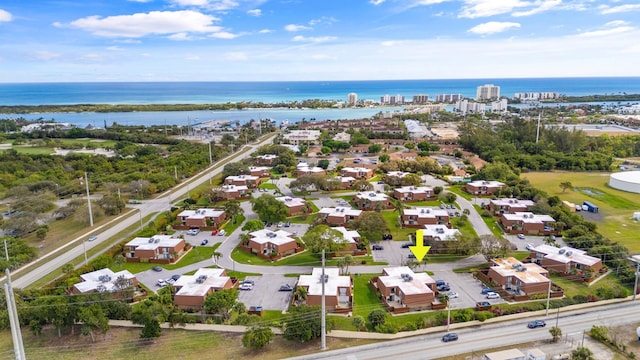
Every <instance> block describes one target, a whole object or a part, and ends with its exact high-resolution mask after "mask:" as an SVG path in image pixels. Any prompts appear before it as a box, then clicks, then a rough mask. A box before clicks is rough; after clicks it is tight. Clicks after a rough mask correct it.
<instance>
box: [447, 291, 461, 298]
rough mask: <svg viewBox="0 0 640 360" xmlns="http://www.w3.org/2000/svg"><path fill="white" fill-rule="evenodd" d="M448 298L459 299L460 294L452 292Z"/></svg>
mask: <svg viewBox="0 0 640 360" xmlns="http://www.w3.org/2000/svg"><path fill="white" fill-rule="evenodd" d="M447 296H448V297H449V299H457V298H458V293H457V292H455V291H452V292H450V293H448V294H447Z"/></svg>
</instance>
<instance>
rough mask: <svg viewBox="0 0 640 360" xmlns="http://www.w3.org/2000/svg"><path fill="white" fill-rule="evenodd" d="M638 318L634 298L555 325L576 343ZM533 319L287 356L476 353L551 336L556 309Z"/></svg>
mask: <svg viewBox="0 0 640 360" xmlns="http://www.w3.org/2000/svg"><path fill="white" fill-rule="evenodd" d="M639 318H640V306H638V304H637V303H636V302H632V301H629V302H625V303H618V304H611V305H603V306H599V307H597V308H588V309H582V310H575V311H568V312H566V313H560V316H559V318H558V327H559V328H560V329H561V330H562V334H563V339H564V338H565V336H569V337H570V338H571V339H572V340H574V341H576V342H578V343H579V341H580V340H581V339H582V336H583V331H584V332H586V331H588V330H590V329H591V326H593V325H605V326H620V325H625V324H635V323H637V322H638V319H639ZM532 319H533V318H526V319H519V320H512V321H505V322H496V323H492V324H486V325H480V326H470V327H465V328H463V329H458V330H455V332H456V333H457V334H458V335H459V340H458V341H454V342H448V343H444V342H442V341H441V337H442V335H443V334H444V333H442V332H441V333H434V334H430V335H421V336H415V337H411V338H405V339H400V340H391V341H385V342H379V343H375V344H369V345H362V346H355V347H350V348H345V349H339V350H329V351H325V352H321V353H316V354H310V355H305V356H299V357H294V358H290V360H311V359H345V360H377V359H379V360H387V359H403V360H424V359H439V358H446V357H447V356H452V355H458V354H466V353H471V352H476V355H478V353H481V352H482V351H483V350H488V349H492V348H495V347H503V346H509V345H516V344H522V343H527V342H532V341H540V340H548V339H550V338H551V335H550V334H549V328H550V327H551V326H555V321H556V314H555V312H552V313H550V314H549V317H547V318H544V317H541V319H543V320H545V321H546V322H547V326H546V327H543V328H537V329H529V328H527V323H528V322H529V321H530V320H532Z"/></svg>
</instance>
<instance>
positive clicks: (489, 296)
mask: <svg viewBox="0 0 640 360" xmlns="http://www.w3.org/2000/svg"><path fill="white" fill-rule="evenodd" d="M487 299H500V295H498V293H495V292H488V293H487Z"/></svg>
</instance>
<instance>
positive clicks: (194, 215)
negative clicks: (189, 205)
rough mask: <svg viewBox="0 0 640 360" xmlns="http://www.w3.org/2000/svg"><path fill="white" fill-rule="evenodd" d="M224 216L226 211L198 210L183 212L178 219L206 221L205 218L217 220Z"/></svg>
mask: <svg viewBox="0 0 640 360" xmlns="http://www.w3.org/2000/svg"><path fill="white" fill-rule="evenodd" d="M222 215H224V210H215V209H206V208H205V209H197V210H183V211H182V212H180V213H179V214H178V217H181V218H187V219H205V218H217V217H220V216H222Z"/></svg>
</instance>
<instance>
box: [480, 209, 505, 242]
mask: <svg viewBox="0 0 640 360" xmlns="http://www.w3.org/2000/svg"><path fill="white" fill-rule="evenodd" d="M473 207H474V208H475V209H476V210H477V211H478V213H479V214H482V211H483V210H482V209H481V208H480V207H479V206H477V205H474V206H473ZM481 218H482V221H484V223H485V224H487V226H488V227H489V230H491V233H492V234H493V236H495V237H497V238H501V237H502V236H503V235H504V233H503V232H502V228H501V227H500V225H498V219H497V218H495V217H493V216H490V217H484V216H481Z"/></svg>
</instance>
